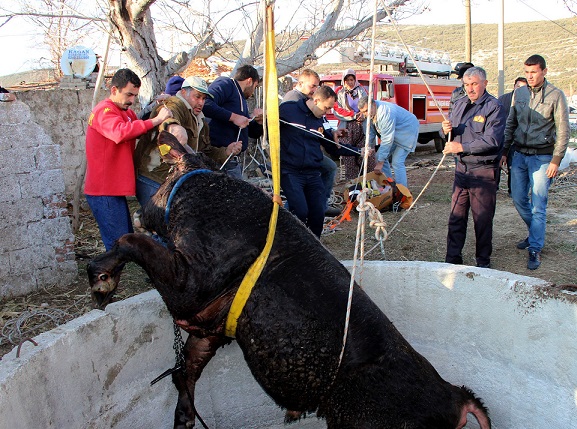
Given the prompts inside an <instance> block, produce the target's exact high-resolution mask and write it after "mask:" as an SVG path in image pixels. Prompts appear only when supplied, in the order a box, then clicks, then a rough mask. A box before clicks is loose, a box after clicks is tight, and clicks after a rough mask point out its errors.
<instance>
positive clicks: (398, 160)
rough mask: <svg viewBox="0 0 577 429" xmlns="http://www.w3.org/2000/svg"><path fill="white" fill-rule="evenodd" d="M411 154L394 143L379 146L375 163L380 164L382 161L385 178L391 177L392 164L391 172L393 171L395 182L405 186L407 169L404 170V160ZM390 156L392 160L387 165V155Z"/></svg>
mask: <svg viewBox="0 0 577 429" xmlns="http://www.w3.org/2000/svg"><path fill="white" fill-rule="evenodd" d="M411 152H412V151H411V150H410V149H405V148H404V147H401V146H399V145H397V144H396V143H393V144H392V145H389V146H386V147H383V146H381V147H380V148H379V151H378V152H377V161H378V162H381V161H382V160H384V164H383V174H385V175H386V176H387V177H393V172H392V171H391V164H392V167H393V170H394V171H395V177H394V178H395V182H397V183H400V184H401V185H404V186H407V169H406V168H405V160H406V159H407V156H409V154H410V153H411ZM391 154H392V159H391V164H389V155H391Z"/></svg>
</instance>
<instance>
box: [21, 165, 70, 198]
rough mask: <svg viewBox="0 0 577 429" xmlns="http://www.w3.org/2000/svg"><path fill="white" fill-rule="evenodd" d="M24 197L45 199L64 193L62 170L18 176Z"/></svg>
mask: <svg viewBox="0 0 577 429" xmlns="http://www.w3.org/2000/svg"><path fill="white" fill-rule="evenodd" d="M18 181H19V183H20V189H21V192H22V195H23V196H25V197H45V196H49V195H53V194H59V193H62V192H64V176H63V174H62V170H48V171H40V174H24V175H19V176H18Z"/></svg>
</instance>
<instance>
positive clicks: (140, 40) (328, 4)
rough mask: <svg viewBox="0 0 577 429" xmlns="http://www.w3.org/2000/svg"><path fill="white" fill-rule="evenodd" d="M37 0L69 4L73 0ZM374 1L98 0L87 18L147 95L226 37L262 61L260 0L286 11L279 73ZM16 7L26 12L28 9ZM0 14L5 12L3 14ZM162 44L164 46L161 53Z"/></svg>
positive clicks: (349, 29) (248, 58)
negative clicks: (109, 34) (110, 40)
mask: <svg viewBox="0 0 577 429" xmlns="http://www.w3.org/2000/svg"><path fill="white" fill-rule="evenodd" d="M27 1H28V2H32V1H35V0H27ZM36 1H38V0H36ZM41 1H44V2H49V3H51V4H63V3H66V4H67V5H68V4H72V3H75V2H76V1H77V0H41ZM375 1H376V0H298V1H295V0H278V1H275V0H252V1H251V0H222V1H219V2H211V1H210V0H202V1H196V2H190V1H184V0H122V1H119V0H97V2H96V4H98V5H99V6H100V15H96V14H95V15H93V19H94V21H93V22H98V23H102V20H103V17H104V16H105V17H106V19H107V20H108V23H109V25H110V27H109V28H111V31H113V34H114V37H115V40H116V43H117V44H118V45H119V46H120V47H121V50H122V51H123V58H124V59H125V61H126V62H127V64H128V66H129V67H130V68H132V69H133V70H134V71H135V72H136V73H137V74H138V75H139V76H141V78H142V88H141V90H140V95H141V101H147V100H149V99H150V98H152V96H153V95H154V94H157V93H159V92H161V91H162V89H163V87H164V83H165V82H166V80H167V79H168V78H169V77H170V76H171V75H172V74H174V73H178V72H180V71H182V70H183V69H184V68H185V67H186V66H187V65H188V64H189V63H190V61H191V60H192V59H193V58H197V57H203V58H207V57H208V56H210V55H213V54H214V53H215V52H217V51H218V50H219V49H220V48H221V47H222V46H224V45H227V46H232V50H233V51H235V52H236V53H235V56H236V58H234V59H235V60H236V61H237V64H243V63H250V64H255V65H258V64H260V63H261V62H262V58H261V56H262V46H261V41H262V35H263V28H262V19H260V15H259V14H260V12H261V11H262V10H263V8H264V5H265V4H275V3H276V5H277V8H278V9H282V10H283V12H284V13H283V14H282V16H280V17H279V16H278V15H277V23H278V27H277V34H278V36H277V40H279V44H278V46H277V52H278V60H277V64H278V72H279V74H281V75H282V74H286V73H289V72H291V71H294V70H296V69H298V68H301V67H303V66H304V65H305V64H306V63H307V62H308V61H309V60H311V59H314V58H315V57H314V52H315V50H316V49H317V48H318V47H320V46H321V45H327V44H329V45H330V46H337V45H338V44H339V43H341V42H342V41H344V40H351V39H353V38H355V37H359V36H362V35H363V34H364V32H365V31H366V30H367V29H368V28H369V27H370V26H371V24H372V12H373V6H374V4H375V3H374V2H375ZM78 3H80V1H78ZM84 3H86V2H84ZM422 3H423V2H422V1H421V0H388V1H383V0H380V1H379V5H380V7H379V10H378V12H377V20H378V21H381V20H383V19H385V18H386V17H387V11H386V9H388V10H389V12H390V13H391V14H393V15H396V16H400V15H402V13H403V11H407V10H409V11H410V12H414V11H415V10H417V9H418V8H419V7H420V5H421V4H422ZM415 5H416V6H415ZM385 8H386V9H385ZM69 9H70V11H69V12H68V13H64V12H62V13H56V14H55V15H56V17H57V18H58V19H59V20H60V19H64V18H65V17H69V18H72V17H74V16H76V17H78V13H76V14H74V13H72V12H71V11H74V10H75V7H69ZM286 11H289V12H288V13H287V12H286ZM20 12H21V13H24V12H28V13H30V14H31V13H32V11H31V10H28V11H20ZM153 12H154V16H155V18H154V19H153ZM53 16H54V15H53ZM4 17H8V19H9V15H4ZM36 17H37V18H38V17H39V16H38V15H37V16H36ZM103 30H105V31H107V30H108V29H107V28H104V29H103ZM157 30H159V32H158V33H157ZM166 34H171V37H174V38H177V39H178V40H179V42H178V43H172V42H169V43H167V41H168V39H167V38H166V37H165V35H166ZM157 35H159V37H161V39H162V44H163V45H167V44H168V45H178V47H177V46H170V49H160V48H159V46H158V42H157ZM242 35H244V37H246V42H245V43H244V44H239V43H238V40H239V39H240V37H241V36H242ZM183 37H186V38H187V39H186V43H187V45H184V44H183ZM191 39H192V41H191ZM173 40H174V39H173ZM161 52H166V55H165V57H167V59H165V58H164V57H163V55H161ZM228 59H229V60H231V59H232V58H228Z"/></svg>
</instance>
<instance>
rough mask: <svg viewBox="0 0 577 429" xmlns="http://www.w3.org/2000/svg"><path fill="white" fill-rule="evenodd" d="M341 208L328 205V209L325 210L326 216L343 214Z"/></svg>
mask: <svg viewBox="0 0 577 429" xmlns="http://www.w3.org/2000/svg"><path fill="white" fill-rule="evenodd" d="M341 211H342V210H341V209H338V208H336V207H331V206H329V207H327V209H326V211H325V217H335V216H338V215H340V214H341Z"/></svg>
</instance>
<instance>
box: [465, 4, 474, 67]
mask: <svg viewBox="0 0 577 429" xmlns="http://www.w3.org/2000/svg"><path fill="white" fill-rule="evenodd" d="M471 28H472V27H471V0H465V61H467V62H469V63H472V62H473V61H472V51H473V38H472V30H471Z"/></svg>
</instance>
